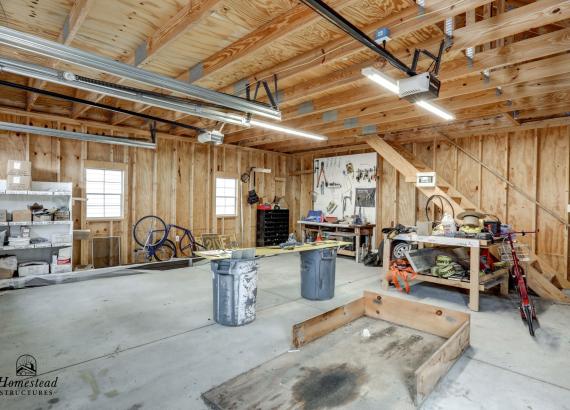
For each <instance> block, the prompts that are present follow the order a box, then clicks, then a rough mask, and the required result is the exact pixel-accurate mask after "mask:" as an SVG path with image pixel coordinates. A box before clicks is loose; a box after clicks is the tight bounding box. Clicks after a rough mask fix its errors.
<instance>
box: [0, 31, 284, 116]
mask: <svg viewBox="0 0 570 410" xmlns="http://www.w3.org/2000/svg"><path fill="white" fill-rule="evenodd" d="M0 44H4V45H6V46H10V47H14V48H17V49H20V50H24V51H28V52H31V53H35V54H39V55H43V56H45V57H49V58H53V59H56V60H59V61H64V62H66V63H69V64H75V65H79V66H82V67H86V68H89V69H93V70H98V71H101V72H104V73H109V74H113V75H116V76H118V77H121V78H125V79H129V80H132V81H136V82H139V83H142V84H146V85H149V86H153V87H157V88H161V89H164V90H168V91H171V92H176V93H181V94H184V95H187V96H190V97H193V98H198V99H200V100H203V101H208V102H211V103H214V104H219V105H222V106H224V107H227V108H231V109H234V110H238V111H243V112H247V113H250V114H255V115H260V116H263V117H267V118H271V119H277V120H280V119H281V112H280V111H279V110H276V109H274V108H272V107H270V106H269V105H266V104H261V103H258V102H255V101H248V100H246V99H244V98H241V97H237V96H234V95H229V94H225V93H220V92H218V91H213V90H208V89H206V88H202V87H198V86H196V85H192V84H188V83H184V82H182V81H179V80H175V79H172V78H169V77H166V76H163V75H160V74H156V73H152V72H149V71H146V70H143V69H141V68H137V67H133V66H131V65H128V64H125V63H120V62H118V61H114V60H112V59H110V58H106V57H101V56H98V55H95V54H92V53H88V52H86V51H83V50H79V49H76V48H73V47H70V46H66V45H63V44H60V43H56V42H54V41H50V40H46V39H43V38H40V37H37V36H33V35H31V34H27V33H22V32H20V31H17V30H13V29H10V28H8V27H0Z"/></svg>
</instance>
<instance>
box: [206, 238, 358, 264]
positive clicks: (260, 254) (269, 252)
mask: <svg viewBox="0 0 570 410" xmlns="http://www.w3.org/2000/svg"><path fill="white" fill-rule="evenodd" d="M349 245H352V243H350V242H342V241H322V242H317V243H305V244H303V245H301V246H295V248H293V249H281V248H280V247H279V246H264V247H259V248H255V257H256V258H265V257H269V256H278V255H284V254H286V253H297V252H307V251H315V250H318V249H328V248H337V247H338V248H340V247H343V246H349ZM235 250H239V249H230V250H227V251H197V252H195V253H196V255H198V256H201V257H202V258H206V259H209V260H219V259H229V258H231V253H232V251H235ZM215 252H224V253H221V254H216V253H215Z"/></svg>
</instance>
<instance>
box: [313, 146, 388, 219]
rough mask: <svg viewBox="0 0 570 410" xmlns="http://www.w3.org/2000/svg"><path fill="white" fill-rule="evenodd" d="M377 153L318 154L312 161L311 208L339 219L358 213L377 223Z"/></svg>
mask: <svg viewBox="0 0 570 410" xmlns="http://www.w3.org/2000/svg"><path fill="white" fill-rule="evenodd" d="M376 175H377V169H376V154H375V153H370V154H355V155H343V156H338V157H329V158H317V159H315V160H314V163H313V209H315V210H321V211H323V212H324V214H325V215H326V216H334V217H336V218H338V219H339V220H343V219H346V218H350V217H352V216H353V215H358V216H360V217H361V218H362V219H363V220H365V221H366V222H369V223H373V224H374V223H376Z"/></svg>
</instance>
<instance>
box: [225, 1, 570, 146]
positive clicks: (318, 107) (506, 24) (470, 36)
mask: <svg viewBox="0 0 570 410" xmlns="http://www.w3.org/2000/svg"><path fill="white" fill-rule="evenodd" d="M560 3H565V4H566V8H565V9H562V8H561V9H559V10H556V9H553V8H552V7H553V4H560ZM537 4H543V5H544V6H545V8H540V7H538V8H537V7H536V5H537ZM531 6H533V7H531ZM527 7H529V8H528V9H527ZM523 9H526V11H527V12H528V13H526V14H522V16H526V19H527V20H528V22H527V24H524V22H523V20H521V13H520V11H521V10H523ZM565 14H570V3H569V2H560V1H555V0H548V2H546V1H545V2H539V3H533V4H531V5H529V6H525V7H521V8H519V9H517V10H515V11H513V12H510V13H507V14H505V15H504V16H502V17H501V20H500V22H496V24H497V26H498V29H497V30H496V31H493V30H490V31H489V25H488V23H487V21H481V22H478V23H475V24H472V25H470V26H466V27H464V28H462V29H459V30H456V31H455V32H454V38H455V36H457V37H459V38H460V39H462V40H461V42H460V43H459V44H460V45H461V47H463V48H465V47H470V46H473V47H474V46H475V45H477V44H479V43H480V42H481V39H480V37H477V35H483V36H484V37H485V39H486V40H485V41H493V40H497V39H498V38H502V37H504V36H505V35H512V34H516V33H518V32H520V30H524V29H525V28H528V27H531V26H534V24H535V23H536V19H537V16H544V15H548V16H550V18H551V19H562V18H563V15H565ZM525 21H526V20H525ZM430 43H434V41H431V42H430ZM456 46H457V43H454V46H453V47H456ZM456 58H457V56H456ZM394 71H395V70H391V69H387V70H386V72H387V73H391V74H394ZM442 78H445V71H443V72H442ZM351 92H352V93H353V95H358V96H359V97H358V98H359V99H360V101H361V102H363V101H364V99H363V98H366V96H368V98H370V99H373V98H374V94H375V93H378V94H381V93H382V91H380V90H375V89H374V88H370V87H367V86H364V87H363V89H362V90H360V91H355V90H351ZM344 94H346V92H344ZM321 100H322V102H321ZM341 101H344V105H343V103H342V102H341ZM353 103H354V98H347V96H346V95H329V96H325V97H322V98H321V99H319V100H312V101H311V106H312V110H311V111H310V112H304V111H303V110H301V109H300V107H301V105H299V106H296V107H291V108H287V109H283V110H282V113H283V117H284V118H286V119H289V118H299V117H302V116H303V115H309V114H316V113H322V112H324V111H327V110H330V109H335V108H336V109H338V108H341V107H342V106H347V105H350V104H353ZM286 123H287V124H288V125H289V126H290V122H289V121H287V122H286ZM242 135H246V134H245V133H242ZM258 135H259V134H258ZM267 135H270V134H269V133H263V134H261V135H259V136H260V138H262V137H265V136H267ZM228 140H229V141H239V138H238V139H234V138H233V137H230V136H228Z"/></svg>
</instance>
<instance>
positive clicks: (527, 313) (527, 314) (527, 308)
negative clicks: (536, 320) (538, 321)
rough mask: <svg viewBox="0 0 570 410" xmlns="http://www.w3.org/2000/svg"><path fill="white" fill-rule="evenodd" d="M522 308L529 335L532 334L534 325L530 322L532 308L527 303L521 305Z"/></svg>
mask: <svg viewBox="0 0 570 410" xmlns="http://www.w3.org/2000/svg"><path fill="white" fill-rule="evenodd" d="M523 309H524V316H525V320H526V323H527V325H528V331H529V333H530V335H531V336H534V326H533V323H532V316H533V314H532V309H531V307H530V306H528V305H527V306H523Z"/></svg>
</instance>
